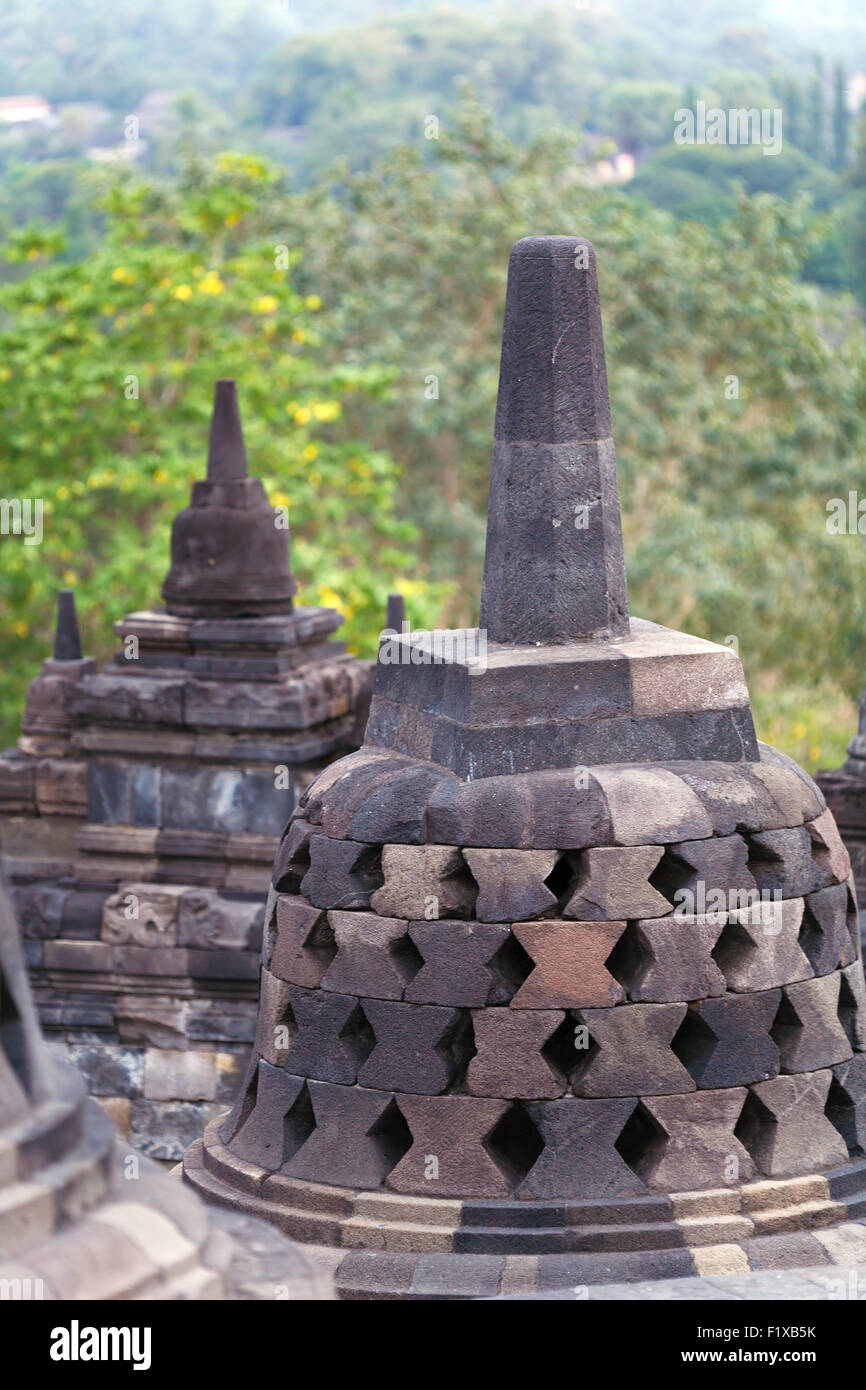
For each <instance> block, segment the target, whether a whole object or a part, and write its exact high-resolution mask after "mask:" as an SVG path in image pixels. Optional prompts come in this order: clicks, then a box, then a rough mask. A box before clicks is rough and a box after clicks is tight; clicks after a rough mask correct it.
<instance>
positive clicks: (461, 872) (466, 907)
mask: <svg viewBox="0 0 866 1390" xmlns="http://www.w3.org/2000/svg"><path fill="white" fill-rule="evenodd" d="M442 881H443V883H449V884H451V883H454V884H457V887H458V891H457V893H456V894H455V898H456V902H455V903H454V905H453V906H451V907H449V909H448V916H449V917H455V918H465V917H472V916H473V914H474V912H475V899H476V898H477V897H478V884H477V883H476V882H475V879H474V878H473V877H472V874H471V872H470V869H469V865H468V864H467V863H466V860H465V859H464V858H463V855H462V854H461V855H460V859H459V863H458V865H457V867H456V868H455V869H454V870H453V871H452V872H451V873H450V874H446V875H445V877H444V879H443V880H442Z"/></svg>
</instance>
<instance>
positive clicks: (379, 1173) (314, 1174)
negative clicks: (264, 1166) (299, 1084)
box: [283, 1081, 409, 1188]
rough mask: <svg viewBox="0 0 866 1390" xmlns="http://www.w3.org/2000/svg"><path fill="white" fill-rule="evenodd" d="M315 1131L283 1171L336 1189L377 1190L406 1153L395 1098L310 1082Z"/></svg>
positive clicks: (404, 1130) (403, 1126)
mask: <svg viewBox="0 0 866 1390" xmlns="http://www.w3.org/2000/svg"><path fill="white" fill-rule="evenodd" d="M307 1088H308V1091H309V1095H310V1100H311V1102H312V1106H313V1119H314V1121H315V1126H316V1127H315V1129H314V1130H313V1132H312V1133H311V1134H310V1136H309V1138H308V1139H306V1140H305V1142H304V1144H303V1145H302V1146H301V1148H300V1149H299V1150H298V1151H297V1153H296V1154H295V1155H294V1156H293V1157H292V1158H291V1159H290V1160H289V1162H288V1163H287V1164H286V1165H285V1167H284V1169H283V1171H284V1172H285V1173H287V1174H288V1175H289V1176H291V1177H293V1178H305V1179H307V1180H308V1181H310V1182H325V1183H334V1184H336V1185H337V1186H339V1187H350V1188H353V1187H360V1188H368V1187H378V1186H379V1185H380V1184H381V1183H382V1182H383V1181H384V1179H385V1178H386V1177H387V1175H388V1173H389V1172H390V1171H391V1169H392V1168H393V1167H394V1166H395V1164H396V1163H397V1162H398V1161H399V1159H400V1158H402V1157H403V1154H404V1153H405V1152H406V1150H407V1148H408V1147H409V1136H408V1129H407V1128H406V1123H405V1121H404V1120H403V1117H402V1115H401V1114H400V1112H399V1110H398V1109H397V1105H396V1102H395V1100H394V1097H393V1096H391V1095H388V1094H387V1093H384V1092H382V1091H367V1090H364V1089H363V1088H362V1087H360V1086H332V1085H330V1084H329V1083H328V1082H326V1081H309V1082H308V1083H307Z"/></svg>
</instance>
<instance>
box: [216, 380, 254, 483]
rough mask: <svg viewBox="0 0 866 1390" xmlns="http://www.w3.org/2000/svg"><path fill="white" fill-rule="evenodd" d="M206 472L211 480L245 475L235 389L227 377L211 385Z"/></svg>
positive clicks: (245, 454) (239, 415) (241, 431)
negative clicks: (212, 393)
mask: <svg viewBox="0 0 866 1390" xmlns="http://www.w3.org/2000/svg"><path fill="white" fill-rule="evenodd" d="M207 476H208V481H209V482H211V483H225V482H234V481H236V480H237V479H238V478H245V477H246V476H247V452H246V449H245V448H244V434H243V430H242V428H241V413H240V409H239V407H238V392H237V387H236V386H235V383H234V381H232V380H231V379H230V378H222V379H221V380H219V381H218V382H217V383H216V385H215V387H214V395H213V414H212V415H211V422H210V443H209V446H208V455H207Z"/></svg>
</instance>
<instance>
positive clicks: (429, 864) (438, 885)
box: [305, 845, 477, 920]
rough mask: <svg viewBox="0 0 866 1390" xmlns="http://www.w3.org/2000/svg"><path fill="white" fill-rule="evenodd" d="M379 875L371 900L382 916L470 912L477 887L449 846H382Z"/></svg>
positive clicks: (420, 915)
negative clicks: (380, 878)
mask: <svg viewBox="0 0 866 1390" xmlns="http://www.w3.org/2000/svg"><path fill="white" fill-rule="evenodd" d="M382 874H383V876H384V880H385V882H384V885H383V886H382V887H381V888H379V889H377V891H376V892H375V893H374V894H373V896H372V898H371V899H370V901H371V904H372V906H373V908H374V910H375V911H376V912H378V913H380V914H381V915H382V916H383V917H403V918H406V919H409V920H413V919H415V918H420V917H430V916H438V917H469V916H471V915H472V909H473V907H474V904H475V897H476V893H477V888H476V885H475V883H474V882H473V880H472V878H471V875H470V874H469V871H468V870H467V868H466V865H465V863H464V862H463V858H462V856H461V854H460V851H459V849H456V848H455V847H454V846H452V845H384V846H383V847H382ZM305 882H306V880H305ZM305 891H306V890H305ZM336 905H337V904H335V906H336Z"/></svg>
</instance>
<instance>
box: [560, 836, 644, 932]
mask: <svg viewBox="0 0 866 1390" xmlns="http://www.w3.org/2000/svg"><path fill="white" fill-rule="evenodd" d="M662 854H663V850H661V849H659V848H657V847H656V846H654V845H637V846H634V847H630V848H618V847H616V848H604V849H587V850H583V851H582V853H581V854H580V857H579V859H578V861H577V862H578V874H577V884H576V887H575V891H574V893H573V895H572V897H571V898H570V900H569V902H568V904H567V906H566V907H565V908H564V909H563V912H564V915H565V916H566V917H577V918H579V919H580V920H581V921H583V922H590V921H596V920H601V919H607V920H610V921H615V920H622V919H629V918H637V917H663V916H664V915H665V914H666V913H668V912H670V911H671V904H670V903H669V902H668V900H667V898H665V897H663V896H662V894H661V893H658V892H656V890H655V888H654V887H653V886H652V884H651V883H650V882H649V877H650V874H651V873H652V872H653V871H654V869H655V868H656V866H657V865H658V863H659V860H660V859H661V857H662Z"/></svg>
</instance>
